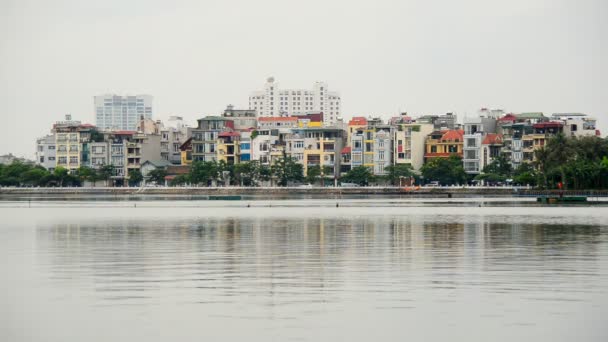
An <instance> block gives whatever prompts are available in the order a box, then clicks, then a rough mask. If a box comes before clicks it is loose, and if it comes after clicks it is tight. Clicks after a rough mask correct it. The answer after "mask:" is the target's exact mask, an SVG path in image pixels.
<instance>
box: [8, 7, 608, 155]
mask: <svg viewBox="0 0 608 342" xmlns="http://www.w3.org/2000/svg"><path fill="white" fill-rule="evenodd" d="M607 42H608V1H605V0H509V1H493V0H460V1H452V0H446V1H441V0H396V1H389V0H375V1H354V0H350V1H331V0H307V1H287V0H282V1H274V0H271V1H266V0H256V1H250V0H231V1H225V0H224V1H222V0H218V1H215V0H199V1H182V0H171V1H154V0H104V1H87V0H54V1H30V0H0V117H1V118H2V120H1V121H0V127H1V128H0V133H1V134H0V154H5V153H9V152H12V153H13V154H16V155H19V156H26V157H29V158H33V156H34V153H35V139H36V138H37V137H41V136H44V135H45V134H48V133H49V131H50V128H51V125H52V124H53V122H55V121H58V120H62V119H63V117H64V115H65V114H67V113H69V114H72V117H73V119H76V120H81V121H83V122H90V123H94V116H93V114H94V106H93V96H95V95H99V94H105V93H117V94H122V95H126V94H150V95H153V96H154V117H155V118H158V119H166V118H168V117H169V116H170V115H181V116H183V117H184V119H185V120H186V121H188V122H191V124H194V123H195V120H196V119H198V118H200V117H203V116H205V115H217V114H219V113H221V111H222V110H223V109H224V108H225V107H226V105H228V104H233V105H235V106H236V107H237V108H246V106H247V105H248V96H249V93H250V92H251V91H253V90H257V89H261V88H262V87H263V84H264V82H265V80H266V78H267V77H269V76H274V77H275V79H276V81H277V82H278V83H279V86H280V87H284V88H312V85H313V83H314V82H315V81H325V82H327V83H328V87H329V89H330V90H335V91H338V92H340V95H341V98H342V108H343V116H344V118H345V119H349V118H350V117H352V116H355V115H364V116H368V115H373V116H381V117H383V118H389V117H391V116H394V115H397V114H398V113H400V112H408V113H409V114H410V115H412V116H414V117H416V116H418V115H423V114H441V113H446V112H454V113H456V114H457V115H458V116H459V119H460V120H462V118H463V117H464V116H472V115H475V114H476V113H477V111H478V110H479V109H480V108H482V107H487V108H502V109H504V110H506V111H507V112H516V113H517V112H529V111H541V112H544V113H545V114H546V115H550V114H551V113H555V112H582V113H587V114H590V115H592V116H594V117H596V118H597V119H598V123H599V128H600V129H602V135H604V136H605V135H606V133H608V81H607V80H608V44H607Z"/></svg>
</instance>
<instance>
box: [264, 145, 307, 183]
mask: <svg viewBox="0 0 608 342" xmlns="http://www.w3.org/2000/svg"><path fill="white" fill-rule="evenodd" d="M271 170H272V174H273V175H274V177H275V178H277V180H278V185H279V186H287V184H288V183H289V182H301V181H302V180H303V179H304V167H303V166H302V164H300V163H298V162H297V160H296V159H294V158H292V157H288V156H286V155H285V153H283V157H281V158H278V159H276V160H275V162H274V163H273V164H272V166H271Z"/></svg>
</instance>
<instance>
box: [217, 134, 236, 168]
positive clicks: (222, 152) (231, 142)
mask: <svg viewBox="0 0 608 342" xmlns="http://www.w3.org/2000/svg"><path fill="white" fill-rule="evenodd" d="M240 137H241V135H240V133H238V132H221V133H219V135H218V138H217V161H218V162H221V161H224V162H225V163H226V164H228V165H234V164H238V163H240V162H241V148H240V140H241V139H240Z"/></svg>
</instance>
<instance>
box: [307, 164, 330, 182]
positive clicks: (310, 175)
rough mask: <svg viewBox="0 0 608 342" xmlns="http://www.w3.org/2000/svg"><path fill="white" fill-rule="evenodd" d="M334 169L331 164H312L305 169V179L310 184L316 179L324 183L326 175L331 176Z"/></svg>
mask: <svg viewBox="0 0 608 342" xmlns="http://www.w3.org/2000/svg"><path fill="white" fill-rule="evenodd" d="M333 174H334V170H333V168H332V167H331V166H323V168H321V166H320V165H313V166H311V167H309V168H308V169H307V170H306V177H305V179H306V181H307V182H308V183H310V184H314V183H316V182H317V181H321V182H322V183H324V181H325V178H326V177H327V176H332V177H333Z"/></svg>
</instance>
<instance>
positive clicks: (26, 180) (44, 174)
mask: <svg viewBox="0 0 608 342" xmlns="http://www.w3.org/2000/svg"><path fill="white" fill-rule="evenodd" d="M49 175H50V172H49V171H48V170H46V169H45V168H42V167H35V168H33V169H30V170H27V171H25V172H24V173H23V174H22V175H21V183H22V184H27V185H32V186H43V185H45V181H47V179H48V176H49Z"/></svg>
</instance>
